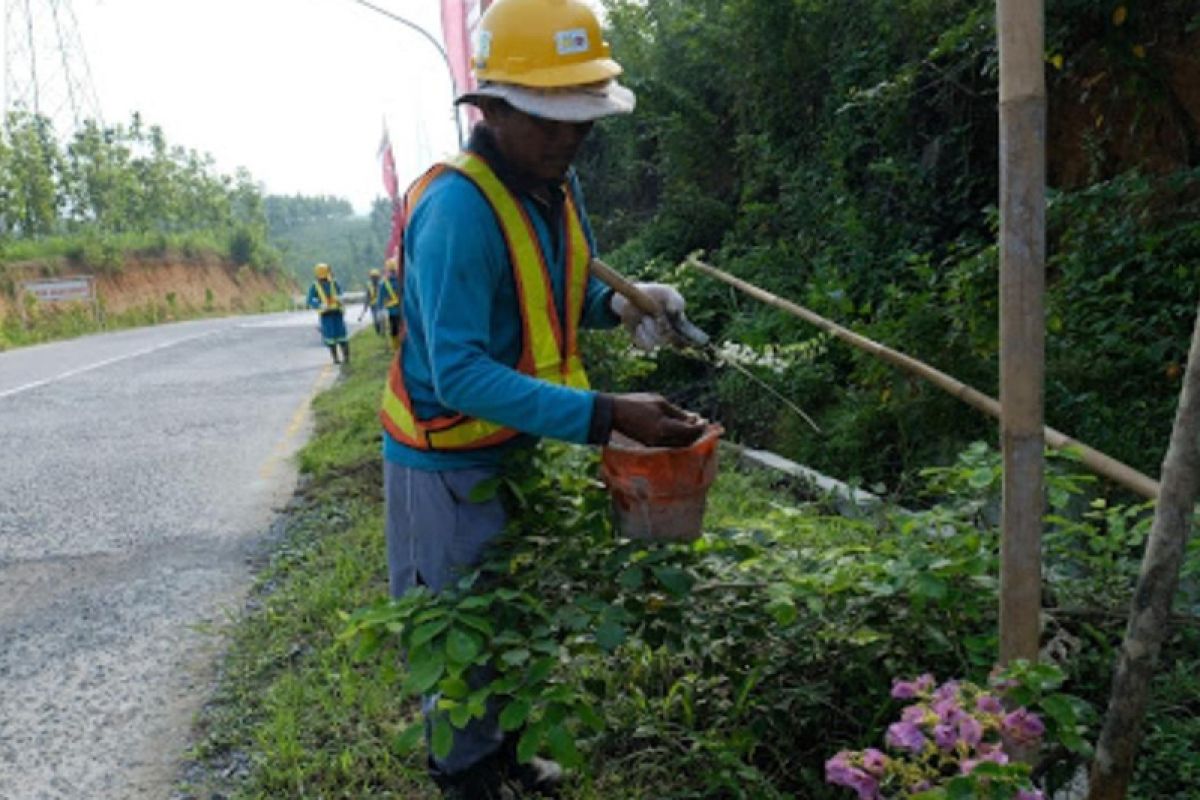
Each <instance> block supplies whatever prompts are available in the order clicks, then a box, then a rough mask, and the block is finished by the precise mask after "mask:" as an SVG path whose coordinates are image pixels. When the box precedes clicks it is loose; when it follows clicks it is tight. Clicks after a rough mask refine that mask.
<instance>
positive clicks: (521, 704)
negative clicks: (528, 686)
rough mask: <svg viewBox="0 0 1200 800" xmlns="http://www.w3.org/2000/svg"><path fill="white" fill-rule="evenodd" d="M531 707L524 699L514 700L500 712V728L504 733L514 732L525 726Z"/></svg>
mask: <svg viewBox="0 0 1200 800" xmlns="http://www.w3.org/2000/svg"><path fill="white" fill-rule="evenodd" d="M532 710H533V705H532V704H530V702H529V701H528V700H527V699H525V698H524V697H518V698H515V699H514V700H513V701H512V702H510V703H509V704H508V705H507V706H505V707H504V710H503V711H501V712H500V727H501V728H502V729H503V730H506V731H515V730H517V729H518V728H520V727H521V726H522V725H524V724H525V720H527V719H528V718H529V712H530V711H532Z"/></svg>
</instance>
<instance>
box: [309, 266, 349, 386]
mask: <svg viewBox="0 0 1200 800" xmlns="http://www.w3.org/2000/svg"><path fill="white" fill-rule="evenodd" d="M313 277H314V280H313V283H312V286H310V287H308V307H309V308H315V309H316V310H317V313H318V314H320V318H321V338H322V339H323V340H324V341H325V346H326V347H328V348H329V354H330V355H331V356H333V363H335V364H341V363H346V364H349V363H350V338H349V337H348V336H347V335H346V316H345V304H344V303H343V302H342V287H341V286H339V285H338V282H337V281H336V280H334V278H333V271H332V270H331V269H329V265H328V264H317V265H316V266H315V267H313ZM338 348H341V351H342V357H341V359H339V358H338Z"/></svg>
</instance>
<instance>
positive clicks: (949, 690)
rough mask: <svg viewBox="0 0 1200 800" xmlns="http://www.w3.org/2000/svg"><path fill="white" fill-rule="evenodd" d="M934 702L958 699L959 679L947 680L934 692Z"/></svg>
mask: <svg viewBox="0 0 1200 800" xmlns="http://www.w3.org/2000/svg"><path fill="white" fill-rule="evenodd" d="M933 699H934V702H940V701H942V700H954V701H957V700H958V681H946V682H945V683H943V684H942V685H941V686H939V687H938V688H937V689H936V690H935V691H934V693H933Z"/></svg>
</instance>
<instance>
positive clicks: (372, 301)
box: [358, 269, 383, 336]
mask: <svg viewBox="0 0 1200 800" xmlns="http://www.w3.org/2000/svg"><path fill="white" fill-rule="evenodd" d="M378 303H379V270H377V269H373V270H371V271H370V272H369V273H367V297H366V299H365V300H363V307H362V311H360V312H359V314H358V321H359V322H362V318H363V315H364V314H366V313H367V312H368V311H370V312H371V327H372V328H374V329H375V335H376V336H382V335H383V320H381V319H380V318H379V309H378V308H377V304H378Z"/></svg>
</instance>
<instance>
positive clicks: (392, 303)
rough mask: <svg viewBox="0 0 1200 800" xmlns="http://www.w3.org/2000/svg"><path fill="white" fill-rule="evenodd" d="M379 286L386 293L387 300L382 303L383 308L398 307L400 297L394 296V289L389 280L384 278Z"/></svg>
mask: <svg viewBox="0 0 1200 800" xmlns="http://www.w3.org/2000/svg"><path fill="white" fill-rule="evenodd" d="M380 286H382V287H383V288H384V290H385V291H386V292H387V299H386V300H384V301H383V307H384V308H395V307H396V306H398V305H400V295H398V294H396V288H395V287H394V286H392V282H391V281H390V280H388V279H387V278H384V279H383V283H381V284H380Z"/></svg>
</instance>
